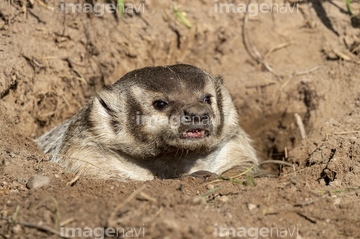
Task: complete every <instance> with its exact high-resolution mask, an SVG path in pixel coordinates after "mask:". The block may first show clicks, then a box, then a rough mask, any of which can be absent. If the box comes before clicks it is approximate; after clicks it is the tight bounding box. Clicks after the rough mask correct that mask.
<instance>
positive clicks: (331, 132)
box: [0, 0, 360, 239]
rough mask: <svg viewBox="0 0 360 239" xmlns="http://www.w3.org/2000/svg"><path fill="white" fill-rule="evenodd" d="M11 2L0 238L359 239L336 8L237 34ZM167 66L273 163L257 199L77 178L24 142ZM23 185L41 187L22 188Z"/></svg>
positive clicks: (356, 108) (263, 18) (347, 25)
mask: <svg viewBox="0 0 360 239" xmlns="http://www.w3.org/2000/svg"><path fill="white" fill-rule="evenodd" d="M24 2H26V1H18V0H14V1H9V0H5V1H2V2H1V3H0V35H1V36H0V58H1V60H0V98H1V101H0V102H1V105H0V122H1V124H0V132H1V137H0V202H1V204H0V238H60V237H61V236H62V237H66V235H65V233H64V230H65V229H66V228H79V230H80V229H81V230H82V232H83V233H82V234H81V235H80V234H76V236H77V237H80V238H114V237H115V235H114V234H107V237H106V235H105V234H106V233H105V229H108V230H110V232H111V229H118V235H117V236H119V237H125V238H126V237H144V238H216V237H226V236H228V237H244V238H298V239H299V238H359V237H360V229H359V228H360V219H359V216H358V215H359V214H360V203H359V202H360V140H359V133H360V126H359V122H360V84H359V80H360V79H359V77H360V67H359V65H360V57H359V55H358V54H359V52H360V50H359V46H360V31H359V26H358V25H356V23H355V24H354V22H355V21H354V20H351V19H350V17H349V15H348V12H347V8H346V4H345V1H340V0H334V1H310V0H309V1H308V2H298V4H297V5H295V9H294V11H293V12H292V13H291V12H290V10H289V9H288V12H285V13H280V12H273V13H269V12H267V13H259V15H256V16H249V18H248V21H247V23H245V22H246V21H245V20H244V14H243V13H241V12H236V13H219V12H218V13H216V10H215V9H216V7H219V4H220V3H223V2H221V1H214V2H213V1H210V2H208V1H192V2H190V1H187V2H186V1H185V0H179V1H173V2H165V1H155V0H154V1H152V0H146V1H145V2H141V1H134V2H131V1H125V2H126V3H127V4H128V7H127V8H126V9H127V10H128V11H126V12H125V13H124V14H123V16H122V15H121V14H111V13H105V15H104V16H101V17H99V16H96V15H95V14H91V13H90V14H87V13H83V12H82V13H65V12H61V4H62V3H64V1H60V2H58V1H53V0H49V1H46V3H45V4H46V5H44V2H42V1H40V0H39V1H29V2H27V5H26V8H25V6H24V5H22V4H23V3H24ZM31 2H33V4H31ZM68 2H71V1H66V3H68ZM74 2H75V1H74ZM79 2H80V3H82V4H84V3H85V1H79ZM86 2H93V3H96V2H95V1H86ZM253 2H255V3H257V4H260V3H268V4H270V2H272V3H276V4H281V3H283V2H282V1H253ZM224 3H225V2H224ZM239 3H242V2H239ZM130 4H133V5H130ZM136 4H137V5H136ZM139 4H140V5H139ZM141 4H144V5H141ZM243 4H244V3H243ZM286 4H290V2H287V1H286ZM351 4H352V8H353V11H354V12H355V13H356V14H357V13H358V12H359V11H360V4H359V2H355V1H353V2H352V3H351ZM131 6H137V7H143V9H141V10H140V12H135V11H131ZM288 6H290V5H288ZM174 7H175V8H176V7H177V8H178V9H180V10H179V11H180V13H179V11H178V14H180V15H182V16H183V17H184V18H183V19H185V20H181V18H177V17H176V14H175V12H174ZM51 8H53V9H51ZM25 10H26V11H25ZM183 13H185V14H186V15H185V14H183ZM187 21H188V22H187ZM189 24H191V26H190V25H189ZM244 24H245V26H244ZM244 32H246V34H243V33H244ZM244 38H247V39H249V38H250V41H251V43H252V44H250V43H249V42H247V43H244ZM246 46H248V48H249V50H250V52H254V49H255V48H256V50H257V51H258V52H259V54H260V55H261V60H258V59H256V57H251V56H250V54H249V53H248V52H247V50H246ZM253 55H254V54H253ZM180 62H181V63H190V64H194V65H196V66H198V67H200V68H203V69H204V70H207V71H208V72H210V73H211V74H213V75H222V76H223V77H224V79H225V84H226V85H227V86H228V87H229V89H230V91H231V93H232V95H233V98H234V101H235V103H236V106H237V108H238V110H239V113H240V124H241V125H242V126H243V128H244V129H245V130H246V131H247V132H248V133H249V134H250V136H251V137H252V138H253V139H254V144H255V147H256V149H257V151H258V152H259V155H260V156H261V158H262V160H263V161H264V162H266V160H281V161H284V163H283V164H281V163H269V162H271V161H268V163H264V164H263V172H264V174H263V175H262V176H261V177H256V178H254V180H253V181H254V183H255V185H253V183H252V181H251V179H249V178H241V179H239V180H216V181H214V179H211V178H209V179H199V178H192V177H184V178H181V179H172V180H153V181H148V182H131V183H121V182H117V181H102V180H94V179H88V178H84V177H80V178H76V176H75V175H72V174H68V173H66V172H64V171H63V170H62V168H61V167H59V166H58V165H57V164H54V163H51V162H49V160H48V156H47V155H44V154H43V153H42V152H41V150H40V149H39V148H38V147H37V146H36V144H35V143H34V142H33V141H32V140H33V139H34V138H36V137H38V136H40V135H41V134H43V133H44V132H46V131H48V130H49V129H51V128H52V127H54V126H56V125H57V124H59V123H61V122H62V121H63V120H65V119H67V118H69V117H71V116H72V115H74V114H75V113H76V112H78V110H79V109H80V108H81V107H82V106H83V105H84V104H85V103H86V102H87V101H88V100H89V99H90V97H92V96H93V95H94V94H95V93H96V92H97V91H98V90H99V89H101V88H102V87H103V86H104V85H108V84H111V83H112V82H115V81H116V80H117V79H119V78H120V77H121V76H122V75H124V74H125V73H126V72H128V71H130V70H133V69H136V68H140V67H144V66H149V65H165V64H174V63H180ZM295 114H298V115H299V116H300V117H301V118H302V121H303V123H304V125H305V131H306V132H307V137H306V138H304V139H302V136H301V135H300V131H299V126H298V124H297V123H296V121H295V117H294V115H295ZM33 175H43V176H48V177H49V178H50V180H51V181H50V184H49V185H47V186H45V187H42V188H38V189H30V190H29V189H27V188H26V182H27V181H28V179H29V178H30V177H31V176H33ZM122 229H123V230H124V231H121V230H122ZM266 232H268V233H267V234H266ZM68 237H69V238H73V237H71V235H68Z"/></svg>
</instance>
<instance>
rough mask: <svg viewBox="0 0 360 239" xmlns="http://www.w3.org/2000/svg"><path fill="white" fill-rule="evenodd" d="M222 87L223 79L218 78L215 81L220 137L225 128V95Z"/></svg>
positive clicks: (218, 133)
mask: <svg viewBox="0 0 360 239" xmlns="http://www.w3.org/2000/svg"><path fill="white" fill-rule="evenodd" d="M221 85H222V78H221V77H217V78H216V79H215V87H216V99H217V106H218V109H219V112H220V124H219V127H218V129H217V132H216V134H217V135H218V136H220V135H221V133H222V131H223V128H224V108H223V95H222V93H221Z"/></svg>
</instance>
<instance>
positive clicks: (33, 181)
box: [26, 175, 50, 189]
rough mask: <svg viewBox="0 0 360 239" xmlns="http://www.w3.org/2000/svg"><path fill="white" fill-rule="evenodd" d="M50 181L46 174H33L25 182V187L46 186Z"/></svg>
mask: <svg viewBox="0 0 360 239" xmlns="http://www.w3.org/2000/svg"><path fill="white" fill-rule="evenodd" d="M49 183H50V178H49V177H47V176H41V175H34V176H32V177H30V178H29V180H28V182H27V183H26V187H27V188H28V189H32V188H41V187H43V186H46V185H48V184H49Z"/></svg>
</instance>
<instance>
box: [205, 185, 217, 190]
mask: <svg viewBox="0 0 360 239" xmlns="http://www.w3.org/2000/svg"><path fill="white" fill-rule="evenodd" d="M206 188H207V189H209V190H212V189H214V188H215V186H214V185H213V184H209V185H207V186H206Z"/></svg>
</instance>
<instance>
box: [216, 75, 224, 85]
mask: <svg viewBox="0 0 360 239" xmlns="http://www.w3.org/2000/svg"><path fill="white" fill-rule="evenodd" d="M215 82H216V84H220V85H222V84H224V78H223V76H222V75H218V76H217V77H215Z"/></svg>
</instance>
